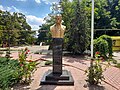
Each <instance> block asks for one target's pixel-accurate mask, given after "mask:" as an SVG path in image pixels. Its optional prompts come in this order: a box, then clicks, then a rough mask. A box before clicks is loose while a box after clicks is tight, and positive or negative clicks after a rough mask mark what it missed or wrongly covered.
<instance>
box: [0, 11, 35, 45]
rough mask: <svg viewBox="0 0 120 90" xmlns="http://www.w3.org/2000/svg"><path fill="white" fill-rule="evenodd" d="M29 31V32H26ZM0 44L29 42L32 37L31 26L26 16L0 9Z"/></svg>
mask: <svg viewBox="0 0 120 90" xmlns="http://www.w3.org/2000/svg"><path fill="white" fill-rule="evenodd" d="M28 31H29V32H28ZM0 38H1V39H0V44H2V45H3V44H5V43H6V44H8V40H10V44H11V45H12V46H14V45H18V44H25V43H28V44H31V42H30V40H31V39H33V38H34V33H32V32H31V27H30V25H28V23H27V22H26V17H25V15H23V14H22V13H15V12H14V13H13V14H10V12H7V11H0Z"/></svg>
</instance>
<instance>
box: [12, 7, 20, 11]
mask: <svg viewBox="0 0 120 90" xmlns="http://www.w3.org/2000/svg"><path fill="white" fill-rule="evenodd" d="M12 8H13V9H14V11H15V12H20V10H19V9H17V8H16V7H14V6H12Z"/></svg>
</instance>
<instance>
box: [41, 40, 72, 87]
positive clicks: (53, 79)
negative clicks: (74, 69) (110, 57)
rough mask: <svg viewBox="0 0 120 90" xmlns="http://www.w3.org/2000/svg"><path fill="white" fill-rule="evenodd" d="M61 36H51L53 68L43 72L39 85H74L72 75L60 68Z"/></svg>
mask: <svg viewBox="0 0 120 90" xmlns="http://www.w3.org/2000/svg"><path fill="white" fill-rule="evenodd" d="M62 44H63V39H62V38H53V44H52V47H53V70H48V71H47V72H45V74H44V76H43V78H42V79H41V83H40V84H41V85H45V84H51V85H74V80H73V78H72V75H71V73H70V72H69V71H67V70H62V48H63V45H62Z"/></svg>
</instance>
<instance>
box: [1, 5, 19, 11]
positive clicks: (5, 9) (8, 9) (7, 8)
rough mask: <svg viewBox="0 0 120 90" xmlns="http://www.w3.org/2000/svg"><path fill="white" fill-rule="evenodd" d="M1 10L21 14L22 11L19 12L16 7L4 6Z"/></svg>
mask: <svg viewBox="0 0 120 90" xmlns="http://www.w3.org/2000/svg"><path fill="white" fill-rule="evenodd" d="M0 10H3V11H9V12H21V10H19V9H18V8H16V7H15V6H11V7H3V6H2V5H0Z"/></svg>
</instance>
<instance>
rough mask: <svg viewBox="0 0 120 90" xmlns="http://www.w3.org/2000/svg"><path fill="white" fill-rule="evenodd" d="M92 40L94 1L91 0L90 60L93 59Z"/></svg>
mask: <svg viewBox="0 0 120 90" xmlns="http://www.w3.org/2000/svg"><path fill="white" fill-rule="evenodd" d="M93 39H94V0H92V11H91V58H93Z"/></svg>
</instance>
